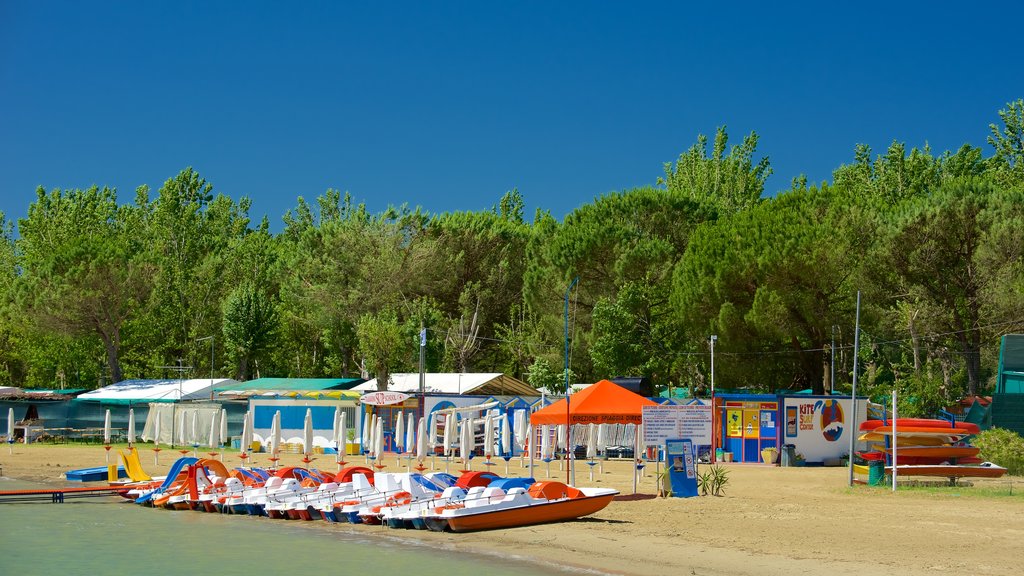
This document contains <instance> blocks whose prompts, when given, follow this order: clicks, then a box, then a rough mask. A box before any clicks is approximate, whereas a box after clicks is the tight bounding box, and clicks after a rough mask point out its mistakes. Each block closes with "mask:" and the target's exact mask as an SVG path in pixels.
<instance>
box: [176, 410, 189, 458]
mask: <svg viewBox="0 0 1024 576" xmlns="http://www.w3.org/2000/svg"><path fill="white" fill-rule="evenodd" d="M186 422H188V412H186V411H184V410H182V411H181V424H179V425H178V444H179V445H181V446H184V445H186V444H188V441H187V439H186V438H185V423H186ZM182 454H184V452H182Z"/></svg>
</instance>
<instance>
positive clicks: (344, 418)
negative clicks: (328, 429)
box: [338, 412, 348, 462]
mask: <svg viewBox="0 0 1024 576" xmlns="http://www.w3.org/2000/svg"><path fill="white" fill-rule="evenodd" d="M338 438H339V439H340V440H339V441H338V442H339V444H338V456H340V457H341V459H340V460H338V461H339V462H344V461H345V454H348V413H347V412H342V413H341V418H340V419H339V420H338Z"/></svg>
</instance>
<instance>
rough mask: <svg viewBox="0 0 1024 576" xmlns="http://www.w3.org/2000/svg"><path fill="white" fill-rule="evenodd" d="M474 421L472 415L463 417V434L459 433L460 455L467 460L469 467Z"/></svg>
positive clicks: (463, 459) (464, 460)
mask: <svg viewBox="0 0 1024 576" xmlns="http://www.w3.org/2000/svg"><path fill="white" fill-rule="evenodd" d="M472 423H473V419H472V418H471V417H468V416H467V417H466V418H463V419H462V430H461V431H460V432H461V434H459V456H460V457H461V458H462V461H463V462H465V464H466V466H467V469H468V467H469V453H470V450H472V449H471V448H470V447H469V445H470V437H471V436H472V435H473V431H472V428H471V426H472Z"/></svg>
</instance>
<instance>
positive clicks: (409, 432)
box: [405, 412, 416, 454]
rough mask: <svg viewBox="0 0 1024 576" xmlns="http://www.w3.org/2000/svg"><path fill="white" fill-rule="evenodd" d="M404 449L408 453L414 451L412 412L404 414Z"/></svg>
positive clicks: (414, 418)
mask: <svg viewBox="0 0 1024 576" xmlns="http://www.w3.org/2000/svg"><path fill="white" fill-rule="evenodd" d="M405 449H406V451H408V452H409V453H410V454H411V453H413V452H415V451H416V417H415V416H413V413H412V412H409V414H407V415H406V422H405Z"/></svg>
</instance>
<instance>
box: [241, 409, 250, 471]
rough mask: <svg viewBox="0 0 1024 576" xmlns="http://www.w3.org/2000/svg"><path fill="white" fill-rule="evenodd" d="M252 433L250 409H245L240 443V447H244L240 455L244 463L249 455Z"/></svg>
mask: <svg viewBox="0 0 1024 576" xmlns="http://www.w3.org/2000/svg"><path fill="white" fill-rule="evenodd" d="M251 435H252V426H250V425H249V411H248V410H246V411H245V416H243V417H242V439H241V440H240V441H239V443H238V447H239V448H241V449H242V453H241V454H239V455H238V457H239V458H241V459H242V464H245V459H246V458H248V457H249V455H248V454H247V451H248V450H249V444H250V443H251V440H249V436H251Z"/></svg>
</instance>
